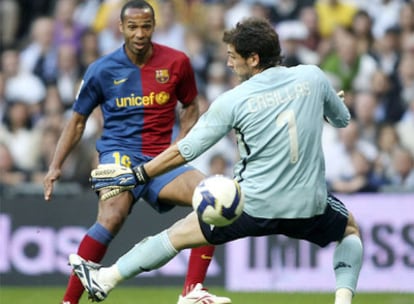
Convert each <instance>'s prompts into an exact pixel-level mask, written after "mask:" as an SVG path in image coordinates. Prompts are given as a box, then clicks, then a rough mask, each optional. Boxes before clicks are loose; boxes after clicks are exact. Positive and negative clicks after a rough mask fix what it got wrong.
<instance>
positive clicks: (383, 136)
mask: <svg viewBox="0 0 414 304" xmlns="http://www.w3.org/2000/svg"><path fill="white" fill-rule="evenodd" d="M376 146H377V148H378V155H377V158H376V159H375V163H374V172H375V175H376V176H379V177H382V178H383V179H384V180H387V181H388V179H389V177H390V175H391V172H392V162H391V160H392V154H393V151H394V150H395V149H396V148H397V147H398V146H400V140H399V137H398V134H397V132H396V130H395V128H394V126H393V125H392V124H390V123H385V124H381V125H380V126H379V127H378V132H377V138H376Z"/></svg>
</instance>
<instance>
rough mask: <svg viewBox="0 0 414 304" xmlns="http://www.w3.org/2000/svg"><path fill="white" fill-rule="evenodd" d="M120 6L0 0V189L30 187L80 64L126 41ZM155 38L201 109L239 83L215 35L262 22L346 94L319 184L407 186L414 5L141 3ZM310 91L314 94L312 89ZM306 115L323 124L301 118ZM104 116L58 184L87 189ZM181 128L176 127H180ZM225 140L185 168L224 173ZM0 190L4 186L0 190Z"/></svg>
mask: <svg viewBox="0 0 414 304" xmlns="http://www.w3.org/2000/svg"><path fill="white" fill-rule="evenodd" d="M124 2H125V1H124V0H36V1H32V0H2V3H1V7H0V8H1V62H0V122H1V124H0V185H3V187H4V186H6V187H9V186H11V185H15V186H19V185H20V186H21V185H26V186H27V185H35V186H36V185H37V186H39V187H40V188H41V186H42V182H43V177H44V175H45V174H46V172H47V169H48V165H49V163H50V160H51V157H52V155H53V152H54V150H55V147H56V144H57V140H58V138H59V135H60V133H61V131H62V128H63V126H64V125H65V122H66V120H67V118H68V115H69V114H70V111H71V106H72V104H73V101H74V99H75V96H76V92H77V88H78V85H79V83H80V81H81V79H82V75H83V73H84V72H85V70H86V68H87V67H88V65H89V64H90V63H91V62H93V61H94V60H95V59H97V58H98V57H100V56H103V55H105V54H107V53H109V52H111V51H113V50H115V49H116V48H118V47H120V46H121V45H122V43H123V37H122V34H121V33H120V32H119V29H118V22H119V13H120V8H121V6H122V5H123V4H124ZM148 2H149V3H151V4H152V5H153V6H154V8H155V11H156V23H157V26H156V31H155V33H154V36H153V41H155V42H159V43H162V44H166V45H168V46H171V47H174V48H177V49H179V50H182V51H184V52H185V53H186V54H187V55H188V56H189V58H190V59H191V63H192V65H193V68H194V71H195V73H196V80H197V84H198V88H199V92H200V106H201V111H202V112H204V111H205V110H206V109H207V108H208V107H209V105H210V103H211V102H213V101H214V99H215V97H216V96H217V95H219V94H220V93H222V92H224V91H226V90H228V89H230V88H232V87H234V86H235V85H237V80H236V79H235V77H234V76H233V75H232V74H231V71H230V70H229V69H228V68H227V67H226V59H227V58H226V57H227V54H226V46H225V45H224V44H223V43H222V41H221V39H222V35H223V30H224V29H226V28H229V27H231V26H233V25H235V24H236V23H237V21H238V20H240V19H242V18H244V17H247V16H263V17H265V18H267V19H269V20H270V22H271V23H272V24H273V25H274V27H275V29H276V30H277V32H278V34H279V38H280V41H281V45H282V53H283V56H284V62H283V65H286V66H295V65H298V64H316V65H318V66H320V67H321V68H322V69H323V70H324V71H325V72H326V74H327V75H328V77H329V79H330V80H331V81H332V84H333V85H334V87H335V88H336V89H337V90H338V91H339V90H341V89H342V90H344V91H345V94H346V103H347V105H348V107H349V109H350V111H351V113H352V121H351V123H350V125H349V126H348V127H347V128H344V129H334V128H332V127H331V126H330V125H329V124H328V123H325V124H326V125H325V128H324V135H323V148H324V150H325V156H326V173H327V183H328V185H329V188H330V190H332V191H334V192H340V193H356V192H380V191H382V192H383V191H398V192H400V191H414V1H407V0H370V1H368V0H313V1H312V0H240V1H237V0H222V1H217V0H216V1H214V0H205V1H202V0H149V1H148ZM315 89H317V88H315ZM309 119H322V118H318V117H310V118H309ZM101 125H102V117H101V115H100V113H99V110H96V111H95V112H93V114H92V116H91V118H90V119H89V121H88V124H87V127H86V131H85V134H84V136H83V138H82V141H81V143H80V144H79V145H78V147H77V150H76V151H75V153H72V154H71V156H70V157H69V159H68V160H67V161H66V163H65V166H64V169H63V170H64V172H63V174H62V178H61V182H67V183H75V184H78V185H80V187H88V186H89V184H88V177H89V172H90V170H91V169H92V168H93V167H95V166H96V164H97V163H96V151H95V140H96V139H97V138H98V137H99V135H100V128H101ZM177 128H179V126H177ZM237 159H238V155H237V149H236V145H235V138H234V136H233V134H229V136H228V137H227V138H225V139H223V140H221V141H220V142H219V143H217V144H216V145H215V146H214V147H213V148H212V149H210V150H209V151H208V152H207V153H206V154H204V155H203V156H201V157H200V158H198V159H197V160H195V161H194V162H193V164H194V165H195V166H197V167H198V168H199V169H201V170H202V171H203V172H204V173H206V174H216V173H222V174H227V175H231V169H232V166H233V164H234V162H235V161H237ZM0 188H1V187H0Z"/></svg>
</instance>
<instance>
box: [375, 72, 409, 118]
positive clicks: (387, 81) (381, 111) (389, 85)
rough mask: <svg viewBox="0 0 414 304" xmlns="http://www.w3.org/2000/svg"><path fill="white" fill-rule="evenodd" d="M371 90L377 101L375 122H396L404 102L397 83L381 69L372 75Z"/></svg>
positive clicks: (402, 112) (402, 110)
mask: <svg viewBox="0 0 414 304" xmlns="http://www.w3.org/2000/svg"><path fill="white" fill-rule="evenodd" d="M371 92H372V94H373V95H375V97H376V99H377V103H378V107H377V109H376V120H377V122H378V123H379V122H393V123H395V122H397V121H399V120H400V119H401V116H402V115H403V114H404V112H405V108H406V106H405V104H404V102H403V101H402V99H401V97H400V92H399V89H398V84H397V83H396V82H395V81H392V77H391V76H389V75H387V74H386V73H385V72H383V71H382V70H377V71H375V72H374V74H373V75H372V80H371Z"/></svg>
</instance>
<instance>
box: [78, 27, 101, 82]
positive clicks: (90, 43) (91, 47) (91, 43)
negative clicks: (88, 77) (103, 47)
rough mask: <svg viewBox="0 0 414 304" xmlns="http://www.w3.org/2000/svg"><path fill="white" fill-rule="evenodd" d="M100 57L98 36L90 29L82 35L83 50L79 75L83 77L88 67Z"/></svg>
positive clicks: (79, 57)
mask: <svg viewBox="0 0 414 304" xmlns="http://www.w3.org/2000/svg"><path fill="white" fill-rule="evenodd" d="M100 56H101V53H100V51H99V43H98V35H97V33H96V32H95V31H93V30H92V29H90V28H88V29H86V30H85V31H84V32H83V34H82V39H81V49H80V52H79V54H78V63H79V69H80V71H79V73H80V74H81V75H83V74H84V73H85V72H86V69H87V67H88V66H89V65H90V64H91V63H92V62H94V61H95V60H96V59H98V58H99V57H100Z"/></svg>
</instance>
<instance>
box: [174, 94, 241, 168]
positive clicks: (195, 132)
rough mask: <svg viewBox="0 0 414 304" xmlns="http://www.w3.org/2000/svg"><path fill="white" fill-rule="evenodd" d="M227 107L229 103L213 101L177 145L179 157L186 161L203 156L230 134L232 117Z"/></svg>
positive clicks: (230, 110)
mask: <svg viewBox="0 0 414 304" xmlns="http://www.w3.org/2000/svg"><path fill="white" fill-rule="evenodd" d="M227 101H228V100H227ZM227 105H229V103H228V102H227V103H226V102H224V100H220V98H219V99H217V100H216V101H214V102H213V103H212V104H211V106H210V107H209V109H208V110H207V112H205V113H204V114H203V115H201V117H200V118H199V120H198V121H197V123H196V124H195V125H194V127H193V128H192V129H191V130H190V132H189V133H188V134H187V135H186V136H185V137H184V138H183V139H181V140H180V141H179V142H178V143H177V144H178V149H179V151H180V153H181V155H182V156H183V157H184V158H185V159H186V160H187V161H191V160H193V159H195V158H197V157H198V156H199V155H201V154H203V153H204V152H205V151H207V150H208V149H209V148H210V147H212V146H213V145H214V144H215V143H217V142H218V141H219V140H220V139H221V138H222V137H224V136H225V135H226V134H227V133H229V132H230V130H231V129H232V127H233V121H234V115H233V112H232V109H231V108H229V107H227Z"/></svg>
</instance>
